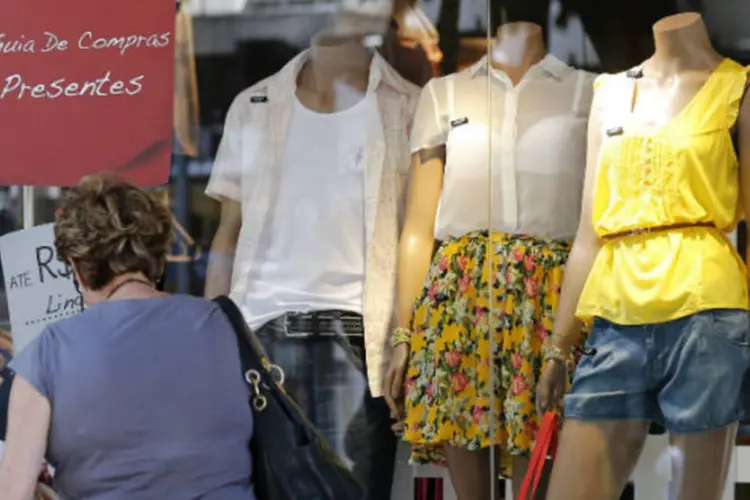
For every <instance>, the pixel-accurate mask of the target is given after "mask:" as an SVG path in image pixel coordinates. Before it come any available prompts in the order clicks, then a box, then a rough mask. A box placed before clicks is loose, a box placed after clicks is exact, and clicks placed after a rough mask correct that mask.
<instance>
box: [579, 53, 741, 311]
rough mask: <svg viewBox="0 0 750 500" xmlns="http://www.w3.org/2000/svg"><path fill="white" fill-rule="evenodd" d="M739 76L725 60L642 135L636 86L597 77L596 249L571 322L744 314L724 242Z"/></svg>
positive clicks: (737, 268)
mask: <svg viewBox="0 0 750 500" xmlns="http://www.w3.org/2000/svg"><path fill="white" fill-rule="evenodd" d="M748 73H750V68H744V67H742V66H741V65H739V64H738V63H736V62H734V61H732V60H731V59H725V60H724V61H723V62H722V63H721V64H720V65H719V66H718V68H717V69H716V70H715V71H714V72H713V74H712V75H711V76H710V77H709V79H708V81H707V82H706V83H705V85H704V86H703V88H702V89H701V90H700V91H699V92H698V93H697V94H696V95H695V96H694V97H693V99H692V100H691V101H690V102H689V104H687V106H686V107H685V108H684V109H683V110H682V111H680V112H679V114H677V115H676V116H675V117H674V118H673V119H672V120H671V121H669V122H668V123H667V124H666V125H665V126H663V127H661V128H658V129H656V131H654V130H650V131H648V132H646V131H645V129H643V128H642V127H640V125H638V124H636V123H635V120H634V119H633V118H632V112H631V109H630V107H631V104H632V99H633V96H634V92H635V80H634V79H633V78H630V77H629V76H628V75H627V74H625V73H623V74H618V75H602V76H600V77H599V78H598V79H597V81H596V83H595V84H594V85H595V89H596V92H597V93H600V92H601V93H604V94H605V95H602V96H601V97H602V99H599V100H598V102H600V103H604V104H603V105H602V107H601V108H600V109H599V110H598V111H599V116H601V122H602V137H603V142H602V147H601V153H600V157H599V165H598V170H597V174H596V180H595V187H594V190H595V191H594V200H593V224H594V229H595V231H596V233H597V234H598V235H599V237H600V238H601V239H602V248H601V250H600V251H599V254H598V256H597V258H596V261H595V263H594V265H593V268H592V270H591V273H590V275H589V277H588V279H587V281H586V284H585V286H584V289H583V292H582V294H581V298H580V300H579V303H578V309H577V313H576V314H577V316H578V317H579V318H581V319H584V320H590V319H591V318H592V317H594V316H598V317H601V318H604V319H607V320H609V321H612V322H614V323H619V324H630V325H634V324H650V323H661V322H666V321H670V320H673V319H677V318H680V317H683V316H687V315H690V314H693V313H696V312H699V311H702V310H706V309H719V308H739V309H748V287H747V279H746V269H745V265H744V263H743V261H742V259H741V258H740V256H739V254H738V253H737V251H736V249H735V248H734V246H733V245H732V243H731V242H730V241H729V238H727V236H726V233H728V232H730V231H732V230H733V229H734V228H735V227H736V226H737V222H738V221H739V219H740V218H741V215H742V209H741V203H740V184H739V161H738V157H737V153H736V151H735V147H734V143H733V140H732V129H733V127H734V125H735V123H736V121H737V118H738V116H739V110H740V101H741V100H742V96H743V94H744V90H745V83H746V81H747V75H748ZM746 153H750V152H746ZM691 224H699V226H693V227H689V225H691ZM700 224H702V225H703V226H700ZM708 225H711V226H713V227H706V226H708ZM670 226H678V227H673V228H671V229H665V228H669V227H670ZM685 226H688V227H685ZM658 228H661V230H658ZM649 229H651V232H649V231H648V230H649ZM608 236H609V238H608Z"/></svg>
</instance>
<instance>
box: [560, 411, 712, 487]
mask: <svg viewBox="0 0 750 500" xmlns="http://www.w3.org/2000/svg"><path fill="white" fill-rule="evenodd" d="M649 423H650V422H648V421H644V420H600V421H583V420H567V421H566V422H565V425H564V426H563V430H562V434H561V436H560V447H559V448H558V451H557V457H556V459H555V464H554V467H553V468H552V477H551V478H550V485H549V490H548V492H547V500H617V499H618V498H619V497H620V495H621V494H622V491H623V490H624V489H625V486H626V484H627V482H628V479H630V476H631V475H632V474H633V470H634V469H635V466H636V463H637V462H638V457H639V455H640V454H641V451H642V450H643V445H644V444H645V442H646V437H647V436H648V428H649ZM703 500H708V498H704V499H703Z"/></svg>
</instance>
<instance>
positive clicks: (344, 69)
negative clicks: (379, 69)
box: [311, 29, 372, 76]
mask: <svg viewBox="0 0 750 500" xmlns="http://www.w3.org/2000/svg"><path fill="white" fill-rule="evenodd" d="M368 41H369V40H368V37H367V36H365V35H363V34H356V33H342V32H339V31H337V30H335V29H332V30H331V29H329V30H323V31H320V32H318V33H317V34H315V35H314V36H313V38H312V40H311V46H312V50H311V52H312V54H311V58H312V62H313V65H314V66H315V71H316V73H317V72H318V71H325V72H326V73H328V74H329V75H330V76H340V75H342V74H346V73H351V72H357V73H359V72H361V71H363V70H366V69H367V68H369V65H370V61H371V60H372V52H371V48H370V47H368Z"/></svg>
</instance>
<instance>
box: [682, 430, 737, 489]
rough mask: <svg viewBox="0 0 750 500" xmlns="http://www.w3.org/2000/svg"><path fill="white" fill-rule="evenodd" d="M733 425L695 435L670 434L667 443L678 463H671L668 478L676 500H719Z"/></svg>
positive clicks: (735, 431) (730, 448)
mask: <svg viewBox="0 0 750 500" xmlns="http://www.w3.org/2000/svg"><path fill="white" fill-rule="evenodd" d="M736 436H737V424H732V425H729V426H727V427H722V428H721V429H716V430H713V431H710V432H705V433H698V434H674V435H672V436H670V443H671V444H672V446H674V447H675V448H676V449H677V451H678V453H679V455H678V457H679V459H678V460H675V459H674V458H673V459H672V472H673V473H672V477H673V478H674V480H675V481H676V482H677V484H678V489H677V498H678V499H679V500H720V499H721V497H722V495H723V492H724V483H725V482H726V479H727V473H728V471H729V464H730V462H731V452H732V450H733V449H734V440H735V437H736Z"/></svg>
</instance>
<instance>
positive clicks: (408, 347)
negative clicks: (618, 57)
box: [384, 23, 593, 500]
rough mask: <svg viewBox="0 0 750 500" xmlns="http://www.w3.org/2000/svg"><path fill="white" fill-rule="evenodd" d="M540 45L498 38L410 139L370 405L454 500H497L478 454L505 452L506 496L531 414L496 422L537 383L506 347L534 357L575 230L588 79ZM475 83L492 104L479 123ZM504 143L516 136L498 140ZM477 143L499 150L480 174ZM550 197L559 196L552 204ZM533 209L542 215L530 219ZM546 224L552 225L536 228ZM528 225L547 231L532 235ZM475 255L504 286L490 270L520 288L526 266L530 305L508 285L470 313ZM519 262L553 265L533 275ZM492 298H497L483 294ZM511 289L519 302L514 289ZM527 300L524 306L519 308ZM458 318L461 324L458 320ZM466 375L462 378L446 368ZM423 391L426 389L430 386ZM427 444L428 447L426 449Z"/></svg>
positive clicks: (448, 86) (514, 36) (529, 436)
mask: <svg viewBox="0 0 750 500" xmlns="http://www.w3.org/2000/svg"><path fill="white" fill-rule="evenodd" d="M541 33H542V31H541V28H540V27H539V26H536V25H533V24H530V23H513V24H509V25H505V26H502V27H501V28H500V29H499V30H498V40H497V41H496V42H495V44H494V46H493V48H492V49H491V53H490V56H489V58H490V60H491V66H492V67H491V68H490V67H488V63H487V60H486V59H483V60H482V61H480V62H478V63H477V64H475V65H474V66H473V67H471V68H469V69H467V70H464V71H462V72H459V73H456V74H453V75H449V76H446V77H442V78H438V79H435V80H432V81H431V82H430V83H429V84H428V85H427V87H425V89H424V90H423V93H422V97H421V101H420V105H419V107H418V110H417V114H416V118H415V123H414V129H413V132H412V148H411V149H412V177H411V183H410V196H409V201H408V205H407V212H406V213H407V215H406V220H405V225H404V229H403V232H402V234H401V240H400V244H399V259H398V275H397V276H398V279H397V283H398V294H397V295H398V310H397V324H398V328H397V329H396V330H395V331H394V334H393V338H392V343H393V344H395V346H394V347H395V351H394V355H393V358H392V362H391V367H390V369H389V371H388V374H387V375H386V386H385V388H384V392H385V395H386V400H387V401H388V402H389V406H390V407H391V412H392V416H393V418H394V419H396V420H397V422H398V423H397V424H396V426H395V429H396V430H398V431H399V432H402V431H403V434H404V438H405V439H406V440H407V441H409V442H411V443H412V448H413V449H412V462H416V463H436V462H437V463H443V462H444V463H446V464H447V466H448V468H449V471H450V476H451V481H452V483H453V486H454V488H455V489H456V492H457V496H458V498H459V499H460V500H486V499H489V498H491V495H492V492H493V491H494V492H495V494H496V495H498V494H499V491H498V488H497V487H496V485H495V484H494V479H493V478H494V477H495V473H494V472H493V471H492V470H491V465H490V464H491V461H492V459H491V451H490V450H491V448H492V447H493V445H500V444H503V445H505V444H506V443H513V445H512V446H513V448H512V449H502V450H501V451H503V452H507V453H511V454H512V455H513V457H512V458H513V460H512V465H511V467H510V468H512V477H513V483H514V489H515V490H516V494H517V493H518V488H519V487H520V483H521V479H522V478H523V475H524V473H525V469H526V466H527V463H528V461H527V458H526V456H527V455H528V452H529V450H530V449H531V447H532V446H533V439H534V431H533V430H532V428H533V427H534V425H536V424H535V421H536V415H535V414H534V412H533V411H529V413H528V414H522V411H519V412H518V414H513V415H511V413H510V412H508V413H506V414H505V415H503V405H506V404H507V405H508V406H507V407H510V406H515V407H518V408H520V407H524V405H525V403H523V402H522V401H527V402H528V406H526V407H528V408H529V409H532V408H533V402H532V401H533V396H531V394H532V391H533V384H534V382H533V381H534V380H535V377H536V376H537V375H538V373H536V372H535V370H534V368H532V366H537V364H536V363H537V360H538V358H539V357H540V354H539V352H536V351H535V347H531V348H527V349H526V351H523V352H522V349H521V348H520V347H519V346H520V344H522V343H524V345H526V346H538V345H540V344H541V335H542V334H541V333H540V332H543V331H545V329H546V328H547V326H545V325H548V326H549V327H551V314H552V311H553V310H554V304H553V303H554V296H555V293H556V292H554V291H553V288H554V285H552V286H550V287H549V289H547V288H545V287H546V286H548V285H547V284H550V285H551V284H552V282H554V281H555V280H556V279H559V277H560V276H561V275H562V267H563V264H564V261H565V258H566V255H567V243H566V240H567V239H568V238H572V236H573V234H574V233H575V227H574V226H575V225H576V222H575V221H576V220H577V218H578V206H579V200H580V197H579V195H580V192H581V182H580V180H581V178H582V175H583V165H584V157H585V135H586V134H585V129H586V117H587V115H588V107H589V105H590V102H591V91H590V90H589V89H590V88H591V83H592V82H593V75H590V74H588V73H585V72H582V71H578V70H574V69H573V68H570V67H568V66H567V65H565V64H564V63H562V62H561V61H559V60H557V59H555V58H554V57H553V56H548V55H546V49H545V47H544V42H543V39H542V36H541ZM487 78H490V81H491V82H492V92H493V95H492V101H491V106H492V113H491V116H492V119H491V122H489V123H488V122H487V121H488V119H487V108H488V103H487V98H486V96H487V90H486V89H487ZM553 95H554V97H553V98H550V97H551V96H553ZM545 96H546V97H545ZM505 103H508V104H507V105H506V104H505ZM436 117H440V118H439V119H438V118H436ZM541 117H544V118H541ZM483 120H484V121H483ZM513 129H515V130H516V131H517V133H516V134H508V133H507V132H508V130H513ZM490 130H492V133H493V134H494V133H495V132H497V133H498V135H499V136H500V137H501V140H498V141H493V144H492V146H491V147H492V151H491V161H490V163H489V164H488V161H487V155H486V151H488V150H489V148H490V145H489V144H488V142H487V141H488V137H489V135H490ZM540 142H543V143H544V144H545V146H546V148H547V149H545V151H559V152H560V154H559V155H554V156H553V155H547V154H546V153H541V152H540V154H539V155H538V156H537V155H535V153H534V151H537V152H539V149H540V148H539V143H540ZM476 152H481V153H476ZM534 166H536V167H539V168H538V170H536V173H532V171H534V170H535V167H534ZM563 172H564V173H563ZM553 179H554V180H553ZM561 183H564V187H563V185H562V184H561ZM488 186H489V187H490V190H488V189H487V188H488ZM510 186H514V187H510ZM516 186H517V187H516ZM532 186H534V188H533V189H532ZM561 187H562V188H563V189H560V188H561ZM529 193H539V194H537V195H536V196H537V197H538V198H539V199H533V200H532V199H527V198H528V196H529ZM555 193H557V194H561V193H565V197H558V196H556V194H555ZM568 195H570V198H568V197H567V196H568ZM542 200H544V201H542ZM538 202H541V203H546V205H545V206H544V207H543V208H542V207H537V206H532V205H537V203H538ZM491 204H492V205H491ZM439 206H440V210H438V207H439ZM490 206H492V215H491V217H492V220H491V221H488V220H487V218H486V215H484V216H482V215H477V214H487V210H488V207H490ZM536 210H539V211H540V213H539V214H536V213H535V212H536ZM541 212H543V213H544V215H542V213H541ZM550 213H554V214H556V215H555V217H553V218H552V219H550V218H549V214H550ZM542 219H544V220H547V221H549V224H546V223H545V224H544V225H539V224H537V223H536V222H534V221H535V220H536V221H539V220H542ZM553 219H554V220H553ZM522 234H529V235H533V236H529V237H528V238H525V237H524V236H521V235H522ZM546 245H550V246H549V247H547V246H546ZM436 247H437V248H438V249H437V252H436V253H434V252H435V248H436ZM531 249H534V250H531ZM537 250H538V252H537ZM527 251H528V252H529V253H528V255H527V254H526V253H525V252H527ZM489 252H493V253H494V255H495V257H494V258H493V262H494V263H493V264H492V266H493V271H492V272H493V273H495V275H496V276H505V275H506V273H505V272H503V270H508V272H511V271H510V270H511V267H512V269H513V270H512V273H513V275H514V276H521V275H523V273H524V271H522V270H520V269H519V270H518V271H516V270H515V269H516V268H515V267H513V266H517V265H518V262H520V260H522V259H527V260H526V262H527V269H535V271H534V272H532V273H531V275H533V276H530V278H529V279H530V280H531V281H529V282H528V283H527V284H528V286H529V287H530V288H529V290H531V289H532V288H534V289H536V287H537V285H538V286H539V288H538V290H539V292H538V295H537V292H534V293H533V294H532V293H529V294H527V295H526V296H525V297H524V296H523V295H524V294H523V293H521V294H520V295H518V296H516V295H514V294H515V292H514V291H510V290H511V288H512V289H513V290H516V287H517V285H518V283H512V284H510V285H509V286H508V287H503V288H506V289H507V290H508V291H503V292H502V293H499V292H498V293H497V296H496V297H495V298H494V301H493V302H494V303H493V304H492V305H488V304H487V303H486V302H485V303H482V300H483V298H484V297H488V296H489V295H490V289H489V288H484V287H489V286H490V285H488V284H487V282H486V279H485V278H482V277H480V276H478V275H476V274H478V273H476V274H475V275H472V274H471V272H474V271H471V270H474V269H479V270H481V269H483V268H484V267H483V266H484V264H483V261H481V260H478V258H477V256H478V255H486V254H488V253H489ZM532 254H534V255H542V254H544V255H554V258H553V259H551V260H549V261H544V262H541V261H539V262H536V261H534V257H533V256H532ZM433 255H434V257H433ZM512 256H520V258H519V259H513V257H512ZM552 261H554V263H553V262H552ZM431 262H432V265H431ZM446 269H453V270H454V272H451V273H448V272H447V271H445V270H446ZM456 269H461V270H462V271H458V270H456ZM446 273H447V274H446ZM462 273H464V274H462ZM425 277H427V280H425ZM453 278H455V282H453V281H451V280H453ZM536 279H539V280H540V281H539V282H536V281H535V280H536ZM483 281H484V282H483ZM542 281H544V283H545V284H542ZM532 282H533V284H532ZM492 286H494V287H495V289H496V290H497V289H498V288H501V286H500V285H499V284H497V283H496V284H493V285H492ZM518 286H520V288H519V289H521V290H523V288H524V285H523V284H520V285H518ZM543 289H544V290H543ZM530 295H534V296H535V298H533V299H528V297H529V296H530ZM438 296H440V297H441V298H437V297H438ZM527 299H528V300H527ZM537 299H539V301H537ZM547 300H549V302H547ZM514 301H517V302H516V304H517V305H518V309H516V308H515V306H513V305H512V304H513V303H514ZM529 301H530V302H529ZM531 302H534V305H532V304H531ZM506 306H507V308H508V315H509V318H510V322H509V324H510V325H511V326H508V327H502V328H503V329H502V330H499V333H498V334H497V335H493V336H490V334H489V333H488V332H489V329H487V327H486V323H484V322H483V321H488V319H487V318H488V317H489V316H490V315H498V316H497V317H494V316H493V324H494V321H497V322H498V323H497V324H501V323H502V320H501V319H500V317H499V315H500V311H501V310H503V309H504V308H506ZM522 307H528V308H531V310H535V311H544V312H543V313H542V312H540V313H539V316H538V317H536V316H535V317H534V318H532V319H529V320H526V319H522V318H521V314H520V309H521V308H522ZM477 310H479V311H481V312H480V313H476V312H475V311H477ZM474 314H476V315H477V317H474ZM458 316H462V317H465V318H467V319H465V320H458V319H456V317H458ZM483 318H484V319H483ZM469 323H471V324H469ZM483 332H487V333H483ZM521 338H523V339H524V340H523V341H521V340H520V339H521ZM459 345H460V346H461V347H458V346H459ZM490 345H494V346H501V345H502V346H503V347H502V348H499V347H498V348H497V351H498V352H499V351H502V354H498V355H497V356H500V357H502V358H503V360H502V364H503V366H502V368H501V367H500V366H496V367H492V363H491V362H490V360H489V350H490ZM450 346H456V347H455V349H456V350H453V351H452V350H451V347H450ZM475 354H476V356H474V355H475ZM443 358H444V359H445V360H446V361H445V362H446V363H447V365H448V366H450V367H453V368H456V370H455V373H453V372H451V375H450V377H448V378H446V379H445V380H444V379H443V377H445V375H440V374H438V373H434V372H431V371H430V370H431V368H430V367H432V366H436V365H437V364H439V363H442V361H441V360H440V359H443ZM506 361H507V363H506ZM469 365H471V366H473V367H474V366H475V367H476V371H474V369H472V370H471V371H470V370H469V369H464V368H457V367H466V366H469ZM485 367H490V368H485ZM494 377H498V379H497V380H495V379H494ZM433 380H434V381H435V382H434V384H435V385H430V384H432V382H431V381H433ZM511 380H513V382H511ZM498 384H499V385H498ZM511 384H515V385H513V387H511ZM404 385H406V387H404ZM428 385H429V387H428ZM448 386H450V387H451V389H450V391H453V392H458V393H460V394H462V395H465V396H466V399H465V400H466V401H470V402H467V403H466V404H465V405H464V404H462V403H458V402H457V401H456V400H453V399H452V397H453V395H452V394H451V393H450V391H448V390H447V389H441V388H447V387H448ZM436 387H437V388H438V389H436ZM489 387H494V391H495V394H490V389H489ZM506 392H507V393H508V394H510V393H511V392H513V394H514V396H513V397H512V398H510V396H508V398H510V399H513V401H511V400H510V399H508V400H503V401H500V397H498V395H499V394H501V393H502V394H503V396H502V398H506V395H505V393H506ZM470 393H471V394H470ZM461 397H462V396H460V395H459V396H457V398H461ZM491 401H494V403H491ZM454 403H455V404H456V406H457V407H458V408H460V410H456V411H458V412H459V413H458V414H457V413H455V412H454V413H451V414H450V415H448V414H447V410H446V407H451V408H453V407H454V406H452V405H453V404H454ZM491 405H494V408H492V409H491ZM464 412H465V413H464ZM491 414H494V415H499V416H498V417H497V421H492V422H491V421H490V418H495V417H490V415H491ZM435 415H437V416H435ZM451 420H452V421H453V422H458V421H461V422H474V424H472V425H471V426H470V427H471V428H470V429H465V428H459V427H458V425H457V424H455V425H454V424H453V423H451ZM511 421H512V422H513V423H512V424H511V423H510V422H511ZM422 422H424V424H423V423H422ZM423 426H429V429H431V431H428V430H427V428H426V427H423ZM491 427H492V428H493V431H492V432H490V431H489V428H491ZM511 427H514V428H515V430H511V429H510V428H511ZM432 431H434V435H428V434H429V432H432ZM495 431H497V436H499V437H496V438H495V439H496V441H495V442H492V440H491V438H490V437H489V436H490V434H492V433H493V432H495ZM506 433H507V435H506ZM493 435H494V434H493ZM478 448H479V449H478ZM509 465H510V464H509ZM504 472H505V473H508V472H510V471H509V470H507V469H506V470H505V471H504ZM496 498H499V496H496ZM539 498H543V492H540V495H539Z"/></svg>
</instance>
